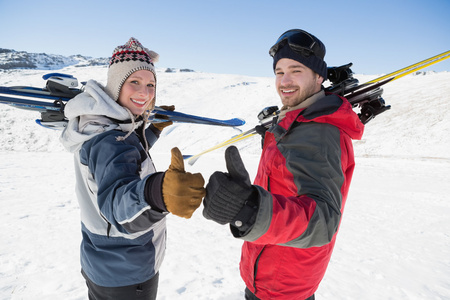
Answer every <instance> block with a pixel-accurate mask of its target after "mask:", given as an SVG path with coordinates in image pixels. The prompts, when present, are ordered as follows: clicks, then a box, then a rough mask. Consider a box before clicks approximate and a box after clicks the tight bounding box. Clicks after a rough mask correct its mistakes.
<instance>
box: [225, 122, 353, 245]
mask: <svg viewBox="0 0 450 300" xmlns="http://www.w3.org/2000/svg"><path fill="white" fill-rule="evenodd" d="M300 127H301V128H300ZM342 138H345V137H343V136H342V134H341V133H340V130H339V129H338V128H337V127H335V126H332V125H328V124H319V123H302V124H301V125H300V126H298V127H297V128H294V130H293V132H291V133H290V134H288V135H286V136H285V137H284V138H283V140H282V142H280V143H278V144H277V147H278V150H279V152H280V153H281V156H280V155H279V157H278V158H276V159H279V160H280V161H279V162H278V163H277V162H276V161H275V162H267V161H266V162H265V163H269V164H270V163H273V164H274V165H278V167H277V170H276V172H275V171H274V172H273V173H272V174H269V175H268V178H267V186H266V187H264V188H262V187H260V186H257V190H258V193H259V199H258V203H259V206H258V210H257V215H256V220H255V223H254V224H253V227H252V229H251V230H250V231H248V232H247V233H246V234H245V235H244V236H242V237H241V238H242V239H244V240H247V241H251V242H254V243H259V244H278V245H286V246H291V247H298V248H309V247H318V246H322V245H325V244H327V243H329V242H330V241H331V240H332V238H333V236H334V234H335V233H336V232H337V229H338V226H339V222H340V218H341V209H342V201H343V200H342V199H343V196H342V191H341V189H342V187H343V186H344V181H345V176H344V172H343V167H344V168H345V166H343V165H345V164H346V159H345V158H346V156H347V152H346V147H345V146H342V145H345V143H341V139H342ZM284 166H285V167H284ZM280 170H281V171H280ZM232 231H233V230H232ZM235 236H236V234H235Z"/></svg>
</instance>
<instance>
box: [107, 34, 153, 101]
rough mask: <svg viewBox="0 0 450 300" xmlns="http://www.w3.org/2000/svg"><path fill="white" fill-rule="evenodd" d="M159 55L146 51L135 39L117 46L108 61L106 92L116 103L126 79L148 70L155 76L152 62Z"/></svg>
mask: <svg viewBox="0 0 450 300" xmlns="http://www.w3.org/2000/svg"><path fill="white" fill-rule="evenodd" d="M158 59H159V55H158V54H157V53H156V52H154V51H151V50H148V49H147V48H145V47H144V46H142V44H141V43H140V42H139V41H138V40H137V39H135V38H133V37H132V38H130V39H129V41H128V42H127V43H126V44H125V45H121V46H117V47H116V48H115V49H114V51H113V54H112V56H111V59H110V60H109V70H108V81H107V84H106V92H107V93H108V94H109V95H110V97H111V98H112V99H113V100H115V101H117V100H118V98H119V93H120V89H121V88H122V85H123V84H124V82H125V81H126V80H127V78H128V77H129V76H130V75H131V74H132V73H134V72H136V71H139V70H149V71H151V72H152V73H153V74H154V75H155V79H156V72H155V66H154V64H153V63H154V62H157V61H158Z"/></svg>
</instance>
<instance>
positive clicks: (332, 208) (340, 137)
mask: <svg viewBox="0 0 450 300" xmlns="http://www.w3.org/2000/svg"><path fill="white" fill-rule="evenodd" d="M269 53H270V55H271V56H272V57H273V69H274V72H275V75H276V89H277V91H278V94H279V96H280V98H281V102H282V103H283V107H282V109H281V111H280V114H279V116H278V119H277V120H274V123H273V124H274V125H272V126H271V127H270V128H269V129H268V130H267V132H266V133H265V137H264V146H263V151H262V154H261V159H260V163H259V167H258V172H257V175H256V178H255V181H254V184H253V185H251V183H250V179H249V175H248V173H247V171H246V169H245V167H244V165H243V163H242V160H241V158H240V155H239V152H238V151H237V149H236V148H235V147H230V148H228V149H227V150H226V152H225V159H226V164H227V169H228V173H223V172H215V173H214V174H213V175H211V177H210V179H209V183H208V184H207V186H206V197H205V199H204V202H203V203H204V210H203V215H204V216H205V218H207V219H211V220H213V221H215V222H217V223H219V224H227V223H229V224H230V229H231V232H232V234H233V236H234V237H236V238H239V239H242V240H244V244H243V246H242V256H241V262H240V272H241V277H242V278H243V280H244V282H245V284H246V290H245V299H289V300H294V299H301V300H303V299H314V293H315V291H316V290H317V288H318V286H319V283H320V281H321V280H322V278H323V276H324V274H325V271H326V268H327V265H328V262H329V261H330V258H331V253H332V250H333V246H334V244H335V241H336V234H337V231H338V228H339V224H340V221H341V217H342V213H343V210H344V205H345V201H346V198H347V193H348V190H349V186H350V181H351V177H352V174H353V169H354V165H355V163H354V155H353V147H352V141H351V140H352V139H360V138H361V136H362V134H363V130H364V125H363V124H362V123H361V121H360V120H359V118H358V116H357V115H356V113H354V112H353V110H352V106H351V105H350V103H349V102H348V101H347V100H346V99H344V98H341V97H339V96H337V95H331V94H330V95H328V94H325V92H324V90H323V88H322V83H323V81H324V80H326V77H327V65H326V63H325V62H324V60H323V58H324V56H325V46H324V45H323V43H322V42H321V41H320V40H319V39H317V38H316V37H315V36H313V35H311V34H309V33H308V32H306V31H303V30H298V29H295V30H289V31H287V32H285V33H284V34H283V35H281V36H280V38H279V39H278V40H277V42H276V43H275V45H274V46H272V47H271V48H270V51H269Z"/></svg>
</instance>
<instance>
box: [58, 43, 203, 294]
mask: <svg viewBox="0 0 450 300" xmlns="http://www.w3.org/2000/svg"><path fill="white" fill-rule="evenodd" d="M158 58H159V55H158V54H157V53H155V52H153V51H150V50H148V49H147V48H144V47H143V46H142V45H141V44H140V43H139V41H138V40H136V39H134V38H131V39H130V40H129V41H128V42H127V43H126V44H125V45H123V46H118V47H116V49H115V50H114V52H113V55H112V57H111V60H110V65H109V69H108V78H107V84H106V87H102V86H101V85H100V84H98V83H97V82H95V81H94V80H90V81H88V82H87V84H86V86H85V91H84V93H82V94H79V95H78V96H76V97H75V98H73V99H72V100H70V101H69V102H68V103H67V105H66V107H65V114H66V117H67V118H68V119H69V123H68V126H67V128H65V130H64V131H63V133H62V135H61V142H62V143H63V145H64V146H65V148H66V149H68V150H69V151H70V152H73V153H74V156H75V174H76V193H77V198H78V201H79V205H80V210H81V229H82V236H83V240H82V243H81V266H82V274H83V276H84V278H85V279H86V284H87V286H88V289H89V299H155V298H156V293H157V287H158V270H159V267H160V265H161V262H162V260H163V257H164V251H165V247H166V245H165V244H166V225H165V216H166V215H167V214H168V213H169V212H171V213H173V214H175V215H178V216H180V217H184V218H190V217H191V216H192V214H193V212H194V211H195V209H197V208H198V206H199V205H200V203H201V200H202V198H203V196H204V195H205V190H204V188H203V185H204V180H203V177H202V175H201V174H190V173H186V172H185V171H184V164H183V158H182V156H181V153H180V151H179V150H178V149H177V148H174V149H172V163H171V165H170V167H169V169H168V170H167V171H166V172H157V171H156V170H155V166H154V165H153V162H152V159H151V157H150V155H149V153H148V149H149V147H151V146H152V145H153V144H154V143H155V142H156V140H157V139H158V137H159V135H160V133H161V130H162V129H163V128H164V127H165V126H167V125H170V124H171V122H164V123H158V124H151V125H150V126H147V119H148V113H149V112H150V111H151V110H153V108H154V106H155V93H156V92H155V91H156V73H155V67H154V65H153V63H154V62H156V61H157V60H158ZM172 110H173V107H172Z"/></svg>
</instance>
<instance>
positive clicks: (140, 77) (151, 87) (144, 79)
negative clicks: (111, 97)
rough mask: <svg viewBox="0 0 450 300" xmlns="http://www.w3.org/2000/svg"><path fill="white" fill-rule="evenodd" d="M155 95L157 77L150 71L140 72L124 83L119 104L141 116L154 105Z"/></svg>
mask: <svg viewBox="0 0 450 300" xmlns="http://www.w3.org/2000/svg"><path fill="white" fill-rule="evenodd" d="M155 93H156V79H155V75H154V74H153V73H152V72H151V71H148V70H139V71H136V72H134V73H133V74H131V75H130V76H129V77H128V78H127V80H126V81H125V82H124V84H123V85H122V88H121V90H120V94H119V100H118V101H117V102H118V103H119V104H120V105H122V106H123V107H126V108H128V109H129V110H130V111H131V112H132V113H133V114H134V115H137V116H139V115H142V114H143V113H144V112H145V111H146V110H148V109H149V108H151V106H152V105H154V99H155Z"/></svg>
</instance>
